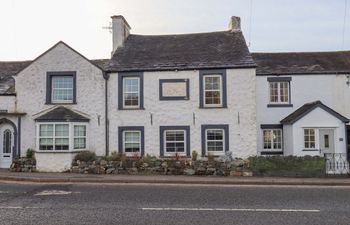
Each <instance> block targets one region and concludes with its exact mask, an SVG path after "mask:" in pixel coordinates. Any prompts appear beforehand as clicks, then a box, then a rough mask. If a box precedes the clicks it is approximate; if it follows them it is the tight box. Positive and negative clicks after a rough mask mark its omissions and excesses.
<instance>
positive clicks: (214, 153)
mask: <svg viewBox="0 0 350 225" xmlns="http://www.w3.org/2000/svg"><path fill="white" fill-rule="evenodd" d="M209 130H216V131H217V130H220V131H222V151H208V141H211V142H212V141H213V140H208V131H209ZM225 135H226V134H225V129H220V128H208V129H205V151H206V153H207V154H212V155H222V153H225V151H226V149H225V147H226V146H225V141H226V140H225ZM215 142H218V141H215Z"/></svg>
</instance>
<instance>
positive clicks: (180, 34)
mask: <svg viewBox="0 0 350 225" xmlns="http://www.w3.org/2000/svg"><path fill="white" fill-rule="evenodd" d="M238 32H242V31H234V32H232V31H230V30H222V31H212V32H198V33H174V34H130V35H129V36H138V37H170V36H186V35H200V34H218V33H238Z"/></svg>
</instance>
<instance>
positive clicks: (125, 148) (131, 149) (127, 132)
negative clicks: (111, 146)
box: [118, 126, 144, 156]
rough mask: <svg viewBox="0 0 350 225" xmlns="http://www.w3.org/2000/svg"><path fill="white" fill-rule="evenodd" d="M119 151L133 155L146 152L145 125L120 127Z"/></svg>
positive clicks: (141, 154)
mask: <svg viewBox="0 0 350 225" xmlns="http://www.w3.org/2000/svg"><path fill="white" fill-rule="evenodd" d="M118 152H119V153H126V154H127V155H129V156H130V155H133V154H135V153H137V154H138V155H140V156H143V153H144V127H141V126H140V127H138V126H130V127H118Z"/></svg>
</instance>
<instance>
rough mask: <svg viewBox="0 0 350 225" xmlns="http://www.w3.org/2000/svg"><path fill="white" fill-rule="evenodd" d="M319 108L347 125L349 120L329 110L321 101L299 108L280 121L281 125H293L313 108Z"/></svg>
mask: <svg viewBox="0 0 350 225" xmlns="http://www.w3.org/2000/svg"><path fill="white" fill-rule="evenodd" d="M317 107H320V108H322V109H323V110H325V111H327V112H328V113H330V114H331V115H333V116H334V117H336V118H338V119H339V120H341V121H343V122H344V123H348V122H349V121H350V120H349V119H348V118H346V117H344V116H342V115H341V114H339V113H338V112H336V111H334V110H333V109H331V108H329V107H328V106H326V105H324V104H323V103H322V102H321V101H315V102H310V103H306V104H305V105H303V106H301V107H300V108H298V109H297V110H295V111H294V112H292V113H291V114H289V115H288V116H287V117H285V118H284V119H283V120H281V124H293V123H295V122H296V121H298V120H299V119H301V118H303V117H304V116H306V115H307V114H308V113H310V112H311V111H312V110H314V109H315V108H317Z"/></svg>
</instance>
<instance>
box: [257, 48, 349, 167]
mask: <svg viewBox="0 0 350 225" xmlns="http://www.w3.org/2000/svg"><path fill="white" fill-rule="evenodd" d="M253 57H254V60H255V62H256V63H257V65H258V67H257V71H256V75H257V79H256V87H257V88H256V93H257V95H256V101H257V135H258V137H257V139H258V144H257V146H258V149H257V150H258V154H260V155H297V156H305V155H311V156H324V155H325V154H326V156H327V155H328V156H330V157H334V156H335V157H338V158H342V159H343V160H345V161H346V159H347V146H348V144H347V143H348V141H349V139H348V136H347V132H348V129H349V128H348V126H347V124H348V122H349V119H348V118H350V51H338V52H299V53H295V52H294V53H253Z"/></svg>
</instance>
